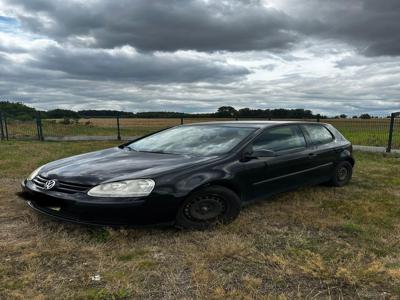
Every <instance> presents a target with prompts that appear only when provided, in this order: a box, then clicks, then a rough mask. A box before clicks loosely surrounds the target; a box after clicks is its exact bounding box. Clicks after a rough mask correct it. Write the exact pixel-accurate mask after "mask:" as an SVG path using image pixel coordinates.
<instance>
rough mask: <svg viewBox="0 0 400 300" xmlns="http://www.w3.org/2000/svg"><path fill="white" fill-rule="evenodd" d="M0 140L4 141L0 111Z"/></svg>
mask: <svg viewBox="0 0 400 300" xmlns="http://www.w3.org/2000/svg"><path fill="white" fill-rule="evenodd" d="M0 140H1V141H2V140H4V128H3V112H1V111H0Z"/></svg>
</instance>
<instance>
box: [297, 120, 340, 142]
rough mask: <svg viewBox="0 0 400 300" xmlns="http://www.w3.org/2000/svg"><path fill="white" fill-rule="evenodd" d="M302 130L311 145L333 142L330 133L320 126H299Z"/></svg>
mask: <svg viewBox="0 0 400 300" xmlns="http://www.w3.org/2000/svg"><path fill="white" fill-rule="evenodd" d="M301 126H302V128H304V129H305V130H306V131H307V133H308V135H309V137H310V139H311V143H312V144H313V145H320V144H326V143H329V142H332V141H333V135H332V133H331V132H330V131H329V130H328V129H327V128H326V127H325V126H322V125H311V124H310V125H301Z"/></svg>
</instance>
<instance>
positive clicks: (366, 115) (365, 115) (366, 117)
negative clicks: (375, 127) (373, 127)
mask: <svg viewBox="0 0 400 300" xmlns="http://www.w3.org/2000/svg"><path fill="white" fill-rule="evenodd" d="M360 119H371V116H370V115H369V114H362V115H360Z"/></svg>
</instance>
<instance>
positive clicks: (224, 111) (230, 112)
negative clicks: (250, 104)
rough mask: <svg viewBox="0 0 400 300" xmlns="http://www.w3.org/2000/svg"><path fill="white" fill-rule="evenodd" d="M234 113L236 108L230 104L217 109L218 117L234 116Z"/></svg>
mask: <svg viewBox="0 0 400 300" xmlns="http://www.w3.org/2000/svg"><path fill="white" fill-rule="evenodd" d="M236 114H237V110H236V109H235V108H234V107H232V106H221V107H220V108H218V111H217V115H218V116H219V117H234V116H236Z"/></svg>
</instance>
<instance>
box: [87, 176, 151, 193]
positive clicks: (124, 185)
mask: <svg viewBox="0 0 400 300" xmlns="http://www.w3.org/2000/svg"><path fill="white" fill-rule="evenodd" d="M154 185H155V182H154V180H152V179H135V180H124V181H116V182H110V183H103V184H100V185H98V186H95V187H94V188H92V189H91V190H89V192H88V195H89V196H95V197H142V196H147V195H149V194H150V193H151V191H152V190H153V188H154Z"/></svg>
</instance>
